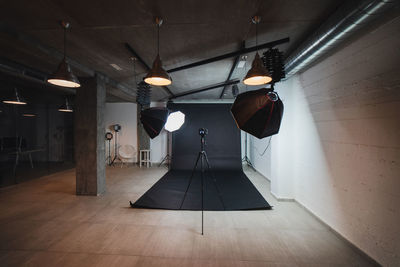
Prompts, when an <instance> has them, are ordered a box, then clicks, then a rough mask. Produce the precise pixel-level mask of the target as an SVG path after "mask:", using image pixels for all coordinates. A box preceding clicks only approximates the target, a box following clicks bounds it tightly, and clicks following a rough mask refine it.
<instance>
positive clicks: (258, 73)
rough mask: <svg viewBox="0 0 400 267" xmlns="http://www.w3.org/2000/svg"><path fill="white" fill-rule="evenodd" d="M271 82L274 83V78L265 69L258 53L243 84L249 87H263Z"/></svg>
mask: <svg viewBox="0 0 400 267" xmlns="http://www.w3.org/2000/svg"><path fill="white" fill-rule="evenodd" d="M270 81H272V77H271V75H270V74H269V72H268V70H267V69H266V68H265V67H264V64H263V62H262V60H261V58H260V55H259V54H258V52H257V53H256V55H255V56H254V60H253V63H252V64H251V69H250V70H249V71H248V72H247V74H246V77H244V79H243V83H244V84H247V85H262V84H267V83H269V82H270Z"/></svg>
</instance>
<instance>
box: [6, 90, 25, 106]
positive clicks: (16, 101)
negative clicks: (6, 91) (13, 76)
mask: <svg viewBox="0 0 400 267" xmlns="http://www.w3.org/2000/svg"><path fill="white" fill-rule="evenodd" d="M3 103H6V104H13V105H26V102H25V100H24V99H23V98H22V97H21V96H20V95H19V93H18V90H17V88H14V94H13V95H12V96H11V97H10V98H9V99H5V100H3Z"/></svg>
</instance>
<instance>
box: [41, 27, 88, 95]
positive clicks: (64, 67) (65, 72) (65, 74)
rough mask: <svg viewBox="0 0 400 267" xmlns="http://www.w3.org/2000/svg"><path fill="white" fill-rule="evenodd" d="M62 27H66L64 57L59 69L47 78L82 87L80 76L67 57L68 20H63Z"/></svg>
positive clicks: (66, 85) (55, 82)
mask: <svg viewBox="0 0 400 267" xmlns="http://www.w3.org/2000/svg"><path fill="white" fill-rule="evenodd" d="M61 25H62V27H63V28H64V58H63V60H62V61H61V63H60V65H58V68H57V71H56V72H55V73H54V74H53V75H52V77H51V78H49V79H47V82H49V83H51V84H54V85H58V86H63V87H70V88H77V87H81V84H80V83H79V80H78V78H77V77H76V76H75V75H74V73H73V72H72V70H71V67H70V65H69V64H68V62H67V60H66V57H67V29H69V27H70V24H69V23H68V22H64V21H62V22H61Z"/></svg>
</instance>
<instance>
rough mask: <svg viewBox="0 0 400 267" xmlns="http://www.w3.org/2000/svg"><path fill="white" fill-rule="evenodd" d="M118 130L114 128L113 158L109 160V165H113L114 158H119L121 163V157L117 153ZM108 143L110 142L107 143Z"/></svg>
mask: <svg viewBox="0 0 400 267" xmlns="http://www.w3.org/2000/svg"><path fill="white" fill-rule="evenodd" d="M118 132H119V131H117V130H115V140H114V146H115V147H114V158H113V160H112V161H111V163H110V164H109V165H110V166H111V165H113V166H114V162H115V161H116V160H119V161H120V162H121V163H122V160H121V158H120V157H119V154H118ZM109 144H110V143H109Z"/></svg>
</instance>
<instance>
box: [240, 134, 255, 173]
mask: <svg viewBox="0 0 400 267" xmlns="http://www.w3.org/2000/svg"><path fill="white" fill-rule="evenodd" d="M243 162H246V164H247V165H248V166H250V167H251V168H253V164H251V161H250V159H249V158H248V157H247V133H246V132H245V133H244V157H243V159H242V163H243Z"/></svg>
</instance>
